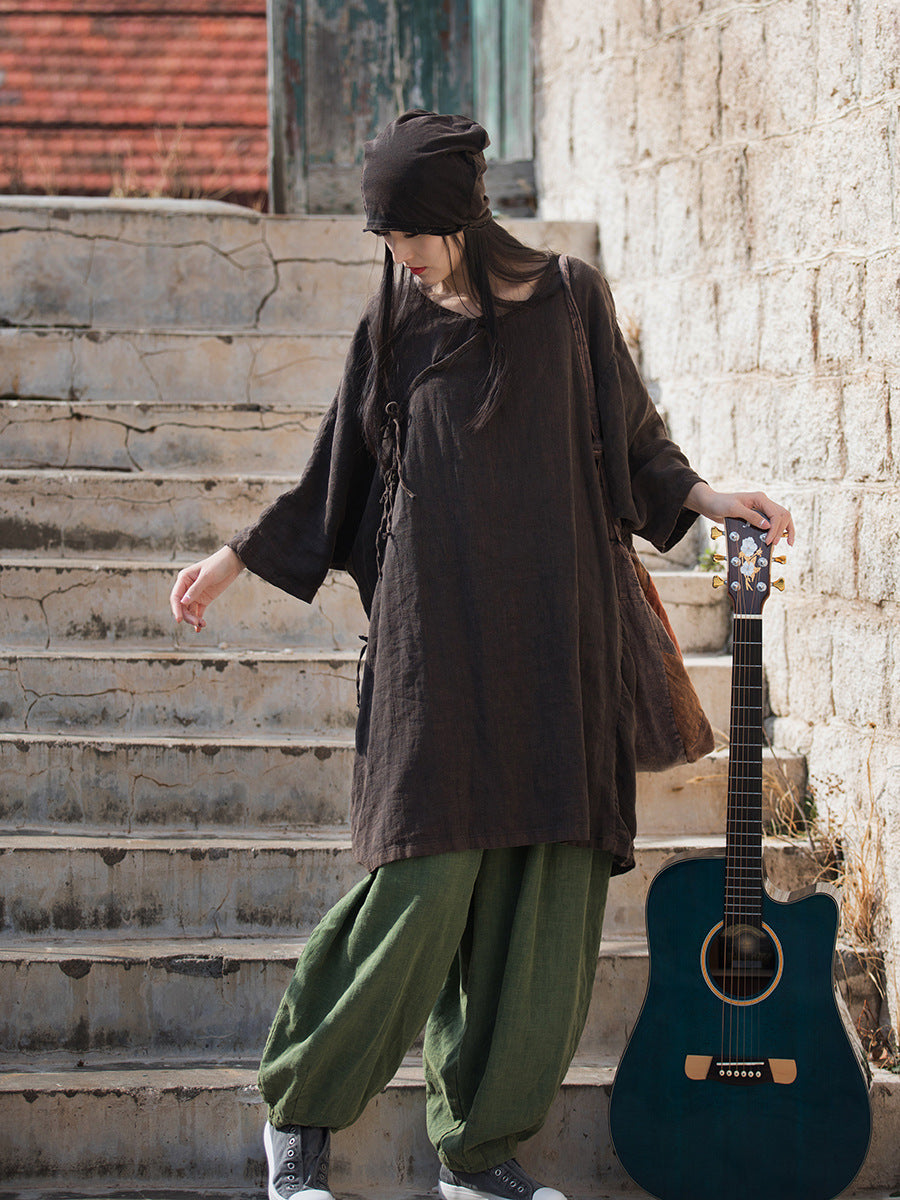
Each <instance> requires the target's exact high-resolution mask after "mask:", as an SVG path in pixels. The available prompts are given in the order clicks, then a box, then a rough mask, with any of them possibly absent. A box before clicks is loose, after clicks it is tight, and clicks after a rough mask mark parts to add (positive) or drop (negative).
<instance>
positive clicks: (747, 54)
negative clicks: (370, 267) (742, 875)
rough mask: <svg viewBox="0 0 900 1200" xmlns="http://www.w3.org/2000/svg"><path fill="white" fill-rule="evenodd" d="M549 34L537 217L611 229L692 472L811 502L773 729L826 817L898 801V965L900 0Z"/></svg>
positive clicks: (888, 865)
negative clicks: (796, 752)
mask: <svg viewBox="0 0 900 1200" xmlns="http://www.w3.org/2000/svg"><path fill="white" fill-rule="evenodd" d="M535 28H536V54H537V106H536V119H537V160H538V168H539V187H540V194H541V197H542V215H543V216H544V217H547V218H570V219H571V218H575V217H579V218H593V219H596V220H597V221H598V222H599V226H600V243H601V256H602V262H603V265H604V268H605V270H606V272H607V274H608V275H609V276H610V278H611V281H612V283H613V285H614V288H615V291H616V295H617V299H618V303H619V308H620V313H621V315H622V316H623V317H628V318H629V319H630V320H631V321H633V322H634V323H635V324H636V325H637V326H638V327H639V331H640V344H641V348H642V352H643V367H644V371H645V374H646V375H647V376H648V377H650V378H652V379H655V380H657V381H658V384H659V390H660V403H661V406H662V407H663V409H664V410H665V411H666V412H667V414H668V416H669V419H670V424H671V427H672V429H673V432H674V435H675V436H676V438H677V439H678V440H679V441H680V442H681V443H682V445H684V447H685V448H686V450H687V451H688V453H689V454H690V456H691V458H692V460H693V461H694V463H695V464H696V466H697V468H698V469H699V470H700V471H701V472H702V473H704V474H705V475H706V476H707V477H708V478H709V479H710V481H711V482H713V483H714V484H719V485H728V486H737V485H742V486H743V485H746V484H751V483H757V482H758V483H759V484H761V485H762V486H764V487H765V489H766V490H767V491H769V492H770V493H771V494H772V495H774V496H777V497H782V498H784V499H785V500H787V501H788V502H789V503H790V505H791V506H792V508H793V510H794V512H795V515H796V518H797V524H798V541H797V545H796V547H795V549H794V550H793V552H791V553H790V554H789V560H790V561H789V564H788V566H787V568H786V571H785V576H786V579H787V585H788V590H787V591H786V592H785V595H784V597H783V598H782V597H779V596H777V595H775V596H773V598H772V599H771V600H770V601H769V604H768V606H767V609H766V634H765V637H766V665H767V672H768V681H769V690H770V701H771V705H772V709H773V711H774V712H775V713H776V714H777V715H778V717H779V719H778V721H777V723H776V730H777V733H778V736H779V739H780V740H781V741H782V743H785V744H789V745H791V746H793V747H794V748H796V749H800V750H804V751H806V752H807V754H808V756H809V767H810V781H811V784H812V788H813V791H814V793H815V795H816V797H817V799H818V802H819V805H820V807H821V808H830V809H831V810H832V811H834V812H836V813H838V814H840V817H841V819H842V820H843V821H844V822H846V823H848V824H849V826H850V827H851V828H853V827H856V828H857V829H863V828H865V824H866V817H867V814H868V813H869V811H870V809H871V805H872V802H873V801H874V803H875V805H876V806H877V812H878V814H879V819H880V820H881V821H882V822H883V826H882V830H881V835H882V845H883V847H884V858H885V875H886V879H887V883H888V891H889V897H888V904H887V906H886V910H884V911H886V913H887V914H888V915H889V916H891V917H892V919H893V920H892V924H893V934H892V935H891V933H890V931H888V932H887V935H886V936H887V937H888V939H889V941H892V944H893V948H894V956H895V958H897V957H898V956H900V855H898V854H896V852H894V851H893V850H892V848H893V847H896V846H897V845H898V844H900V619H898V618H900V603H898V588H900V486H898V482H900V478H898V471H900V448H897V449H895V446H894V441H895V439H896V437H897V434H896V433H894V430H895V429H896V428H897V426H898V420H900V198H898V187H900V165H898V142H900V133H898V117H900V10H898V8H897V5H896V3H895V0H763V2H761V3H751V2H747V0H553V2H552V3H551V2H550V0H543V3H541V2H538V3H537V6H536V27H535ZM867 854H868V859H869V865H870V866H871V865H873V863H874V859H875V857H876V854H875V849H874V847H870V848H869V850H868V852H867ZM894 987H895V988H896V983H895V984H894ZM895 1005H896V995H895ZM895 1013H896V1007H895Z"/></svg>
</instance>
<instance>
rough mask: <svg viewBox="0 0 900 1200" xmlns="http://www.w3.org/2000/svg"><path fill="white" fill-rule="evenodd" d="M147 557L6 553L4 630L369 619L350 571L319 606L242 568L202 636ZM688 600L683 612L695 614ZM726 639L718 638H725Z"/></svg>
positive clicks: (251, 635)
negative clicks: (180, 617)
mask: <svg viewBox="0 0 900 1200" xmlns="http://www.w3.org/2000/svg"><path fill="white" fill-rule="evenodd" d="M190 561H192V560H191V559H188V558H183V559H182V560H180V561H179V562H177V563H170V562H154V561H148V560H146V559H140V560H135V559H93V560H91V561H90V562H85V561H84V560H79V559H71V558H68V559H67V558H44V557H41V558H25V557H18V558H13V557H3V558H0V572H2V581H3V582H2V586H0V629H2V630H3V631H4V642H5V643H6V644H7V645H23V646H25V645H29V644H30V645H33V646H42V647H48V646H51V645H52V646H60V647H62V648H65V647H66V646H68V647H69V648H71V647H72V646H73V644H74V645H78V644H79V643H89V644H100V645H106V646H109V645H110V644H111V643H112V644H116V643H124V644H128V643H130V644H132V645H137V644H141V645H142V646H147V645H152V644H153V643H163V644H164V645H165V646H166V647H168V648H171V647H178V646H181V647H184V649H185V650H188V651H189V652H193V651H194V650H198V649H225V648H228V649H235V648H238V647H240V648H250V647H252V648H254V649H271V648H273V647H284V646H307V647H309V648H318V649H328V650H338V649H350V648H356V649H357V650H358V649H359V647H360V640H359V639H360V634H363V633H365V632H366V630H367V628H368V621H367V619H366V615H365V613H364V612H363V607H362V605H361V603H360V601H359V593H358V591H357V589H356V584H355V583H354V582H353V580H352V579H351V578H350V576H349V575H347V574H345V573H344V572H343V571H341V572H331V573H330V574H329V575H328V576H327V578H326V580H325V583H324V584H323V585H322V587H321V588H320V589H319V592H318V594H317V596H316V598H315V600H314V601H313V603H312V604H305V603H304V602H303V601H302V600H297V599H296V598H295V597H294V596H290V595H288V594H287V592H283V591H281V590H280V589H279V588H275V587H272V586H270V585H269V584H267V583H265V582H264V581H263V580H262V579H259V578H258V577H257V576H255V575H252V574H251V573H250V572H249V571H245V572H244V573H243V575H241V576H240V577H239V578H238V579H237V580H236V581H235V582H234V584H233V585H232V586H231V587H230V588H229V590H228V592H227V593H226V595H225V596H224V597H223V598H222V599H221V600H219V601H218V602H217V603H216V604H215V605H214V606H213V608H211V609H210V611H209V615H208V621H209V624H208V626H207V628H206V629H203V630H201V631H200V633H195V632H194V631H193V629H191V628H190V627H189V626H187V625H176V624H175V622H174V621H173V619H172V614H171V612H170V611H169V592H170V591H171V589H172V585H173V584H174V582H175V576H176V575H177V573H178V571H179V570H180V569H181V567H182V566H186V565H187V564H188V562H190ZM692 607H697V608H699V609H700V612H701V613H702V614H703V615H705V614H706V611H707V610H706V608H705V607H702V608H701V606H700V605H696V606H692V605H691V604H690V603H689V602H686V603H684V604H683V605H681V606H680V607H679V608H678V610H677V611H676V612H674V613H673V617H674V618H675V619H680V618H681V615H682V609H683V610H684V612H685V613H686V614H690V612H691V609H692ZM720 644H721V643H720Z"/></svg>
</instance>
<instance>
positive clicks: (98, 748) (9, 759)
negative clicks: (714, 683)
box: [0, 733, 806, 837]
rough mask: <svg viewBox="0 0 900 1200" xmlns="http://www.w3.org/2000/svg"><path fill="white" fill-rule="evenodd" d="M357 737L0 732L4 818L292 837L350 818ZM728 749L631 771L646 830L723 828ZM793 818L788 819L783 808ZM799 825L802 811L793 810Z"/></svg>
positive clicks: (767, 773) (795, 762)
mask: <svg viewBox="0 0 900 1200" xmlns="http://www.w3.org/2000/svg"><path fill="white" fill-rule="evenodd" d="M353 754H354V750H353V738H352V737H351V736H349V735H348V736H346V737H344V738H326V737H317V738H294V737H283V738H277V737H270V738H223V737H221V736H219V737H210V738H192V737H183V738H181V737H146V738H137V737H135V738H130V737H126V736H124V735H121V734H110V735H107V736H102V735H101V736H95V737H90V736H83V735H82V736H79V735H69V736H56V735H54V734H22V733H6V734H0V778H3V779H4V780H5V781H6V786H5V788H4V789H3V791H2V792H0V821H2V822H3V823H4V824H5V825H6V826H7V827H8V828H9V829H11V830H20V831H25V830H31V831H35V830H36V829H37V828H39V827H42V826H48V827H51V828H52V827H56V828H63V827H64V828H68V829H69V830H71V832H73V833H74V832H79V831H81V832H97V833H100V832H104V833H109V832H112V831H120V832H126V833H127V832H131V831H140V830H143V831H149V830H152V829H162V830H168V831H170V832H171V831H175V830H177V829H179V828H181V829H184V830H190V829H214V830H217V831H219V832H227V830H228V829H237V828H241V827H243V826H251V827H257V828H266V829H273V830H275V831H279V830H280V831H283V832H288V831H291V830H293V831H294V832H296V831H298V830H300V829H303V828H308V827H311V826H316V825H337V824H340V823H342V822H344V821H345V820H346V816H347V803H348V797H349V795H350V780H351V773H352V767H353ZM727 782H728V754H727V751H718V752H717V753H715V754H713V755H711V756H710V757H708V758H705V759H703V760H701V761H700V762H698V763H692V764H686V765H684V766H680V767H674V768H673V769H672V770H670V771H664V772H660V773H657V774H653V775H647V774H642V775H639V776H638V793H637V811H638V823H639V827H640V829H641V831H642V832H645V831H646V832H651V831H652V832H653V833H655V834H657V835H658V836H660V837H667V836H677V835H679V834H707V835H712V834H715V833H717V832H721V831H722V830H724V828H725V803H726V789H727ZM805 783H806V762H805V759H804V758H803V757H802V756H800V755H797V754H794V753H792V752H787V751H783V750H778V751H775V752H771V753H767V754H766V755H765V756H764V775H763V787H764V804H765V810H764V811H765V815H766V819H770V820H771V819H776V820H777V819H781V820H782V821H784V820H785V817H786V814H785V811H784V810H785V806H786V805H789V804H790V803H791V801H790V797H791V795H793V796H795V797H799V796H802V795H803V794H804V790H805ZM787 815H788V816H789V815H790V814H787ZM794 820H795V821H796V820H797V814H794Z"/></svg>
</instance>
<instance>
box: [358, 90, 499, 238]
mask: <svg viewBox="0 0 900 1200" xmlns="http://www.w3.org/2000/svg"><path fill="white" fill-rule="evenodd" d="M489 144H490V139H489V138H488V135H487V133H485V131H484V130H483V129H482V127H481V126H480V125H478V124H476V122H475V121H471V120H470V119H469V118H468V117H449V116H441V115H439V114H438V113H433V112H425V111H424V110H423V109H414V110H413V111H412V112H407V113H404V114H403V116H402V117H398V118H397V120H396V121H392V122H391V123H390V125H387V126H386V127H385V128H384V129H383V130H382V131H381V133H379V135H378V136H377V137H376V138H375V139H374V140H373V141H371V142H366V145H365V159H364V161H363V171H362V195H363V204H364V205H365V209H366V229H367V230H369V231H372V232H375V233H384V232H385V231H386V230H388V229H396V230H399V231H400V232H401V233H442V234H443V233H455V232H456V231H457V230H458V229H471V228H472V227H473V226H478V225H486V224H487V222H488V221H489V220H490V219H491V206H490V204H489V203H488V198H487V196H486V195H485V194H484V179H483V176H484V169H485V161H484V149H485V147H486V146H488V145H489Z"/></svg>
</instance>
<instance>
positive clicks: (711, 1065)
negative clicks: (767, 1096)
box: [684, 1054, 797, 1087]
mask: <svg viewBox="0 0 900 1200" xmlns="http://www.w3.org/2000/svg"><path fill="white" fill-rule="evenodd" d="M684 1073H685V1075H687V1077H688V1079H700V1080H707V1081H709V1082H712V1083H730V1084H732V1085H735V1084H736V1085H737V1086H738V1087H748V1086H751V1085H752V1084H755V1083H781V1084H787V1083H793V1082H794V1080H795V1079H796V1078H797V1063H796V1061H795V1060H794V1059H793V1058H716V1057H715V1056H714V1055H712V1054H687V1055H685V1059H684Z"/></svg>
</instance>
